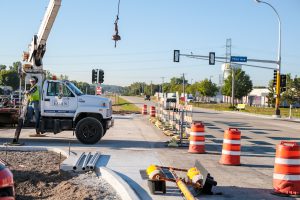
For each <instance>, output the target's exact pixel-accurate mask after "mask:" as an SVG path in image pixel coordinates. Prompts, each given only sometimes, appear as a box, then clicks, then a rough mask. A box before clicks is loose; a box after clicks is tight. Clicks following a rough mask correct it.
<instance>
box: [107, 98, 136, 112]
mask: <svg viewBox="0 0 300 200" xmlns="http://www.w3.org/2000/svg"><path fill="white" fill-rule="evenodd" d="M113 102H114V103H113V110H114V111H121V112H122V111H124V112H141V109H140V108H139V107H137V106H136V105H134V104H133V103H130V102H128V101H126V100H125V99H123V98H121V97H119V96H118V97H116V98H114V99H113Z"/></svg>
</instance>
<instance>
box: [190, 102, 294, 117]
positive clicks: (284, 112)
mask: <svg viewBox="0 0 300 200" xmlns="http://www.w3.org/2000/svg"><path fill="white" fill-rule="evenodd" d="M193 105H194V106H196V107H200V108H207V109H213V110H218V111H233V110H234V109H232V108H230V104H225V103H219V104H205V103H193ZM237 112H246V113H253V114H261V115H274V108H267V107H266V108H263V107H254V106H248V105H246V107H245V110H241V111H237ZM280 112H281V116H282V117H289V112H290V109H289V108H280ZM291 117H293V118H300V108H292V115H291Z"/></svg>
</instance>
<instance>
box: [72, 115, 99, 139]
mask: <svg viewBox="0 0 300 200" xmlns="http://www.w3.org/2000/svg"><path fill="white" fill-rule="evenodd" d="M75 134H76V138H77V139H78V140H79V141H80V142H81V143H83V144H96V143H97V142H98V141H99V140H100V139H101V138H102V136H103V134H104V130H103V127H102V124H101V123H100V122H99V121H98V120H97V119H95V118H93V117H86V118H83V119H81V120H80V121H79V122H78V123H77V125H76V129H75Z"/></svg>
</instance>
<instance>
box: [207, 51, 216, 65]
mask: <svg viewBox="0 0 300 200" xmlns="http://www.w3.org/2000/svg"><path fill="white" fill-rule="evenodd" d="M208 61H209V65H215V52H209V59H208Z"/></svg>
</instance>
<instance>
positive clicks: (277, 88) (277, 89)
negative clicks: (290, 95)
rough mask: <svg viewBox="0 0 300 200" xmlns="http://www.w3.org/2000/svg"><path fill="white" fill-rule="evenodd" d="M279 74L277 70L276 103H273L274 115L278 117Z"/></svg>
mask: <svg viewBox="0 0 300 200" xmlns="http://www.w3.org/2000/svg"><path fill="white" fill-rule="evenodd" d="M280 82H281V80H280V72H279V70H277V77H276V102H275V115H276V116H280V109H279V105H280V92H281V91H280Z"/></svg>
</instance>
